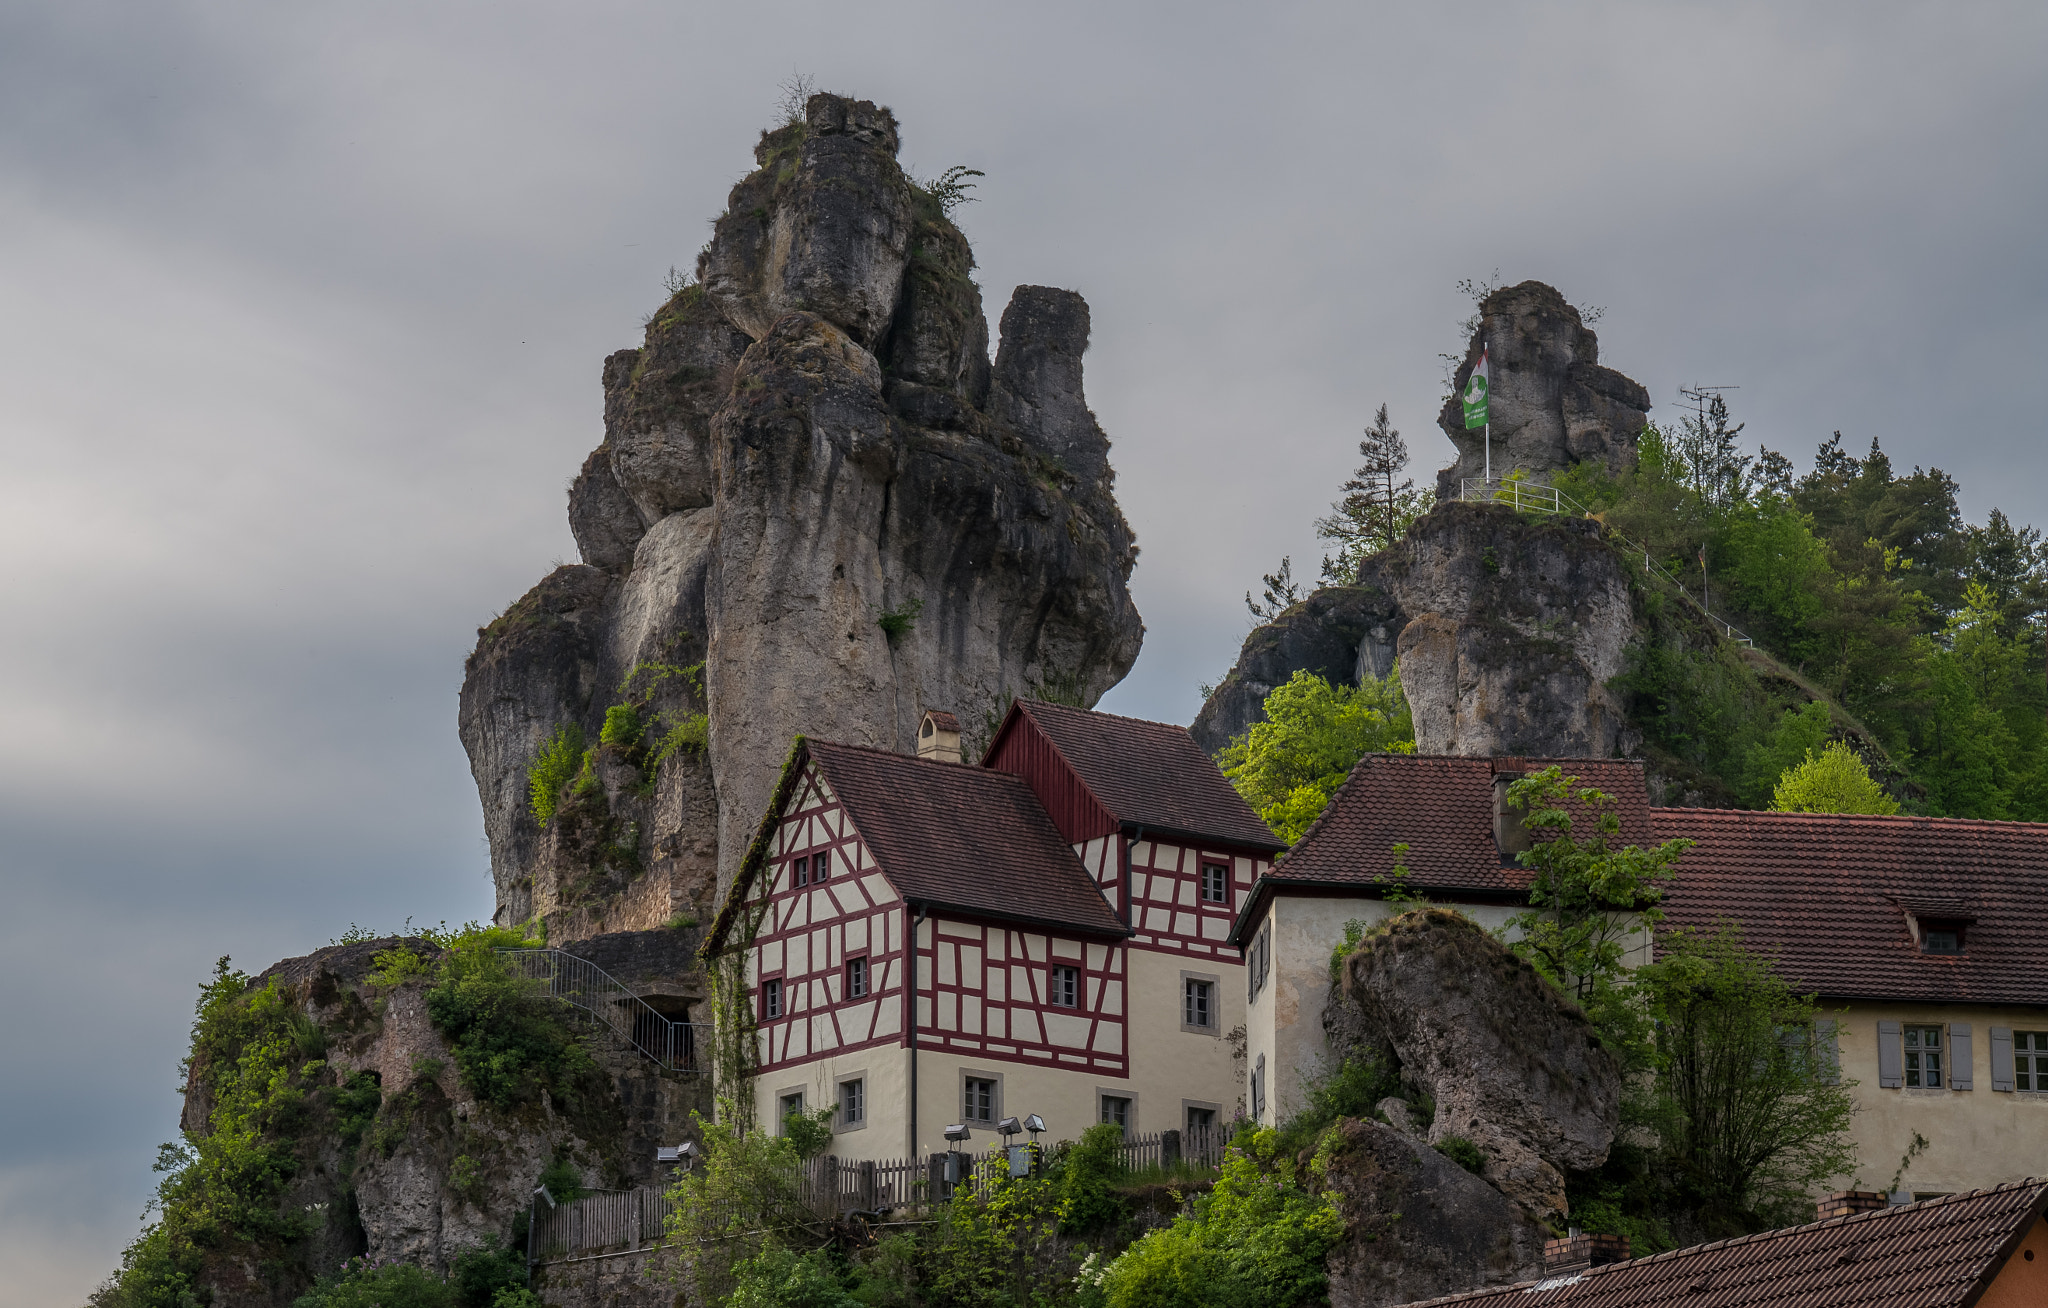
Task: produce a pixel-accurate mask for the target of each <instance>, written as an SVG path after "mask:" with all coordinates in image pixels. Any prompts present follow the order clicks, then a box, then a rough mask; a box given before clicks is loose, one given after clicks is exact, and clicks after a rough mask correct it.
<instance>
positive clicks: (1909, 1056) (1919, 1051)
mask: <svg viewBox="0 0 2048 1308" xmlns="http://www.w3.org/2000/svg"><path fill="white" fill-rule="evenodd" d="M1906 1085H1907V1086H1908V1087H1913V1086H1919V1087H1922V1088H1938V1087H1939V1086H1940V1085H1941V1028H1940V1027H1938V1026H1909V1027H1907V1028H1906Z"/></svg>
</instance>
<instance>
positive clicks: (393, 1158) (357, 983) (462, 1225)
mask: <svg viewBox="0 0 2048 1308" xmlns="http://www.w3.org/2000/svg"><path fill="white" fill-rule="evenodd" d="M695 945H696V936H695V934H694V933H678V932H649V933H642V934H641V935H637V936H623V937H620V936H612V937H604V938H601V939H599V940H596V941H593V942H591V946H592V948H591V950H590V952H591V953H593V955H595V956H598V957H600V958H601V959H602V960H603V963H602V964H601V965H608V966H609V967H613V968H617V969H619V972H620V973H623V974H624V976H622V979H629V978H633V977H638V976H640V975H642V974H647V973H652V972H662V973H665V974H674V973H677V972H680V971H681V970H682V969H683V967H684V966H685V965H686V960H687V958H688V956H689V953H690V951H691V950H692V949H694V947H695ZM408 946H409V947H411V948H414V949H416V950H425V949H426V946H425V945H424V944H423V943H422V942H419V941H404V940H398V939H384V940H374V941H364V942H362V943H359V944H353V945H341V946H334V947H330V948H327V949H322V950H319V951H317V952H316V953H313V954H311V955H308V956H306V957H304V958H295V959H287V960H286V961H284V962H282V963H279V964H277V965H276V966H274V967H272V968H270V969H269V970H268V971H266V972H265V973H263V975H262V976H260V977H258V978H257V981H258V982H259V983H261V982H263V981H267V980H269V979H271V978H275V979H276V980H277V982H278V985H279V988H280V989H281V990H283V991H284V992H285V994H286V995H287V997H288V999H289V1001H290V1002H291V1004H292V1005H293V1006H294V1007H295V1008H296V1009H298V1010H299V1011H300V1012H303V1013H304V1014H305V1016H306V1017H308V1018H310V1019H311V1020H312V1021H313V1022H314V1023H316V1024H317V1025H318V1026H319V1027H320V1029H321V1032H322V1034H323V1036H324V1038H325V1042H326V1055H325V1067H324V1070H323V1071H321V1072H320V1074H319V1075H320V1076H321V1077H322V1078H324V1079H326V1080H327V1081H328V1082H329V1083H330V1084H331V1085H335V1086H339V1085H342V1084H344V1083H347V1082H349V1081H350V1080H351V1078H355V1077H357V1076H359V1075H361V1074H368V1075H369V1076H371V1077H374V1078H375V1080H376V1082H377V1083H378V1086H379V1088H380V1089H381V1092H382V1094H381V1102H379V1103H377V1105H376V1107H375V1109H374V1116H372V1117H371V1118H370V1119H369V1120H368V1121H367V1122H366V1123H362V1122H359V1123H358V1124H357V1127H356V1129H355V1130H354V1131H353V1132H352V1133H350V1134H348V1135H344V1133H343V1131H342V1129H341V1126H340V1123H339V1121H338V1120H337V1119H336V1118H335V1117H334V1115H333V1114H334V1110H333V1108H332V1107H331V1106H330V1105H329V1103H328V1098H329V1096H328V1095H325V1094H320V1093H315V1094H313V1095H309V1096H308V1099H307V1101H306V1103H307V1107H306V1111H307V1113H308V1117H307V1118H306V1120H304V1121H302V1122H300V1123H299V1124H298V1127H297V1128H296V1130H295V1131H294V1134H293V1137H292V1139H291V1141H290V1143H291V1145H292V1147H293V1150H294V1152H295V1154H296V1158H297V1164H298V1166H297V1169H296V1171H295V1173H294V1175H293V1178H292V1180H291V1182H290V1183H289V1186H288V1187H287V1189H286V1192H285V1194H284V1195H283V1198H282V1203H283V1206H284V1208H285V1210H286V1211H294V1212H299V1213H304V1214H307V1215H308V1216H309V1217H310V1219H311V1223H310V1229H309V1230H308V1231H307V1233H306V1234H305V1235H304V1236H303V1237H301V1238H298V1239H295V1240H293V1241H292V1242H291V1243H290V1244H289V1245H288V1246H285V1247H284V1249H283V1251H282V1258H283V1261H282V1262H281V1263H280V1264H279V1265H275V1266H271V1265H266V1266H264V1267H263V1268H261V1269H254V1268H253V1267H252V1265H251V1264H250V1263H249V1261H248V1259H247V1258H246V1257H244V1256H243V1252H242V1251H241V1250H239V1249H228V1250H225V1251H224V1252H225V1253H227V1254H228V1255H230V1256H227V1257H224V1258H223V1259H221V1260H220V1262H219V1265H218V1266H217V1267H215V1268H212V1269H211V1270H210V1272H209V1275H208V1277H207V1280H208V1282H209V1288H211V1289H212V1290H213V1291H214V1299H213V1301H214V1302H218V1303H222V1304H233V1305H239V1306H242V1308H258V1306H259V1305H269V1306H274V1308H285V1306H286V1305H289V1304H290V1303H292V1302H293V1300H294V1299H295V1298H296V1297H297V1295H298V1294H299V1293H301V1292H302V1291H303V1290H304V1289H305V1288H307V1286H308V1285H309V1284H310V1283H311V1281H312V1280H313V1278H314V1277H315V1276H318V1275H323V1274H327V1273H330V1272H332V1271H333V1269H334V1268H336V1267H338V1266H339V1265H340V1264H341V1263H342V1262H343V1261H345V1260H347V1259H349V1258H352V1257H355V1256H358V1255H366V1256H367V1257H369V1258H370V1259H372V1260H373V1261H380V1262H381V1261H398V1262H408V1263H415V1264H417V1265H419V1266H421V1267H425V1268H427V1269H429V1270H431V1271H434V1272H437V1273H445V1272H446V1271H447V1269H448V1267H449V1265H450V1263H451V1262H452V1261H453V1260H454V1258H455V1257H456V1256H458V1255H459V1254H462V1253H464V1252H466V1251H468V1250H471V1249H474V1248H476V1247H478V1246H480V1245H483V1244H486V1243H489V1242H494V1241H495V1242H497V1243H499V1244H501V1245H503V1244H504V1243H505V1242H506V1241H507V1240H509V1239H510V1238H511V1236H512V1229H511V1215H512V1214H516V1213H523V1212H524V1211H525V1210H526V1206H527V1204H528V1202H529V1196H530V1195H531V1194H532V1192H533V1188H534V1186H535V1184H536V1183H537V1181H538V1179H539V1177H540V1174H541V1172H542V1171H543V1169H545V1168H546V1167H548V1166H549V1164H550V1163H551V1162H553V1161H555V1160H557V1159H560V1160H564V1161H566V1162H568V1163H570V1164H571V1165H572V1166H573V1167H575V1168H576V1170H577V1171H578V1172H579V1174H580V1176H581V1180H582V1183H583V1184H584V1185H586V1186H589V1187H591V1188H594V1189H603V1188H622V1187H629V1186H635V1185H652V1184H656V1183H658V1180H659V1178H658V1177H657V1176H656V1164H655V1162H654V1158H655V1152H654V1151H655V1147H656V1145H658V1144H675V1143H677V1142H678V1141H680V1140H682V1139H684V1138H685V1137H686V1136H688V1135H689V1134H690V1133H691V1131H692V1127H691V1120H690V1114H691V1113H692V1112H693V1111H698V1112H703V1111H708V1109H709V1098H710V1096H709V1088H708V1084H707V1083H706V1082H705V1081H704V1080H703V1079H702V1078H697V1077H692V1076H687V1075H684V1074H681V1073H674V1072H664V1071H661V1070H660V1069H658V1068H657V1067H656V1066H655V1065H654V1064H653V1063H652V1062H650V1061H648V1060H647V1059H645V1058H643V1057H641V1056H640V1055H639V1054H637V1053H635V1052H633V1051H632V1050H631V1049H630V1048H628V1047H626V1046H625V1045H623V1044H622V1043H620V1042H618V1041H616V1040H614V1039H612V1038H611V1037H610V1036H609V1034H608V1033H607V1032H605V1031H604V1030H603V1029H602V1028H600V1027H598V1026H596V1024H594V1023H590V1024H586V1025H584V1026H583V1028H582V1029H583V1032H584V1034H583V1035H582V1037H581V1038H582V1039H583V1042H584V1046H585V1048H586V1049H587V1050H588V1051H589V1052H590V1054H591V1055H592V1057H593V1059H594V1060H595V1061H596V1062H597V1064H598V1071H597V1073H595V1074H594V1075H591V1076H589V1077H587V1078H586V1079H585V1081H584V1082H583V1083H582V1085H581V1087H580V1090H579V1094H578V1096H577V1102H576V1103H574V1104H573V1105H572V1104H568V1103H556V1102H554V1101H552V1100H550V1099H548V1098H547V1097H546V1096H545V1095H543V1096H542V1098H541V1099H540V1101H539V1102H536V1103H529V1104H526V1105H523V1106H521V1107H518V1108H515V1109H511V1110H506V1109H501V1108H497V1107H494V1106H493V1105H491V1104H489V1103H486V1102H482V1101H479V1100H478V1099H477V1098H476V1097H475V1096H474V1095H472V1094H470V1093H469V1091H468V1090H467V1089H466V1088H465V1087H464V1086H463V1084H462V1081H461V1078H460V1076H459V1075H458V1073H457V1071H456V1068H455V1064H454V1059H453V1056H452V1053H451V1051H450V1049H449V1047H448V1044H447V1042H446V1040H445V1039H444V1038H443V1037H442V1035H441V1033H440V1032H439V1031H438V1030H437V1029H436V1028H435V1027H434V1025H433V1024H432V1022H431V1021H429V1020H428V1016H427V1010H426V1002H425V990H426V985H427V983H426V982H425V981H411V982H408V983H405V984H403V985H399V986H396V987H392V988H384V987H375V986H372V985H370V984H369V982H368V974H369V972H370V969H371V966H372V959H373V957H374V956H375V955H376V954H378V953H379V952H382V951H384V950H387V949H392V948H396V947H408ZM654 1002H656V1003H657V1005H659V1004H661V1003H662V1002H664V1001H663V1000H662V999H661V997H660V996H657V997H656V999H655V1000H654ZM204 1071H205V1069H204V1068H203V1067H202V1066H197V1065H195V1066H194V1067H193V1068H192V1069H191V1076H190V1079H189V1081H188V1088H187V1091H186V1099H185V1109H184V1114H183V1117H182V1119H181V1123H180V1124H181V1126H182V1127H183V1128H184V1129H185V1130H188V1131H202V1130H204V1129H206V1127H207V1125H208V1118H209V1115H210V1114H211V1113H212V1112H213V1109H214V1105H213V1104H211V1103H210V1102H208V1099H207V1096H206V1095H205V1093H204V1090H203V1087H204V1085H205V1080H204V1077H203V1075H202V1073H203V1072H204ZM273 1252H274V1251H273ZM259 1271H260V1274H259Z"/></svg>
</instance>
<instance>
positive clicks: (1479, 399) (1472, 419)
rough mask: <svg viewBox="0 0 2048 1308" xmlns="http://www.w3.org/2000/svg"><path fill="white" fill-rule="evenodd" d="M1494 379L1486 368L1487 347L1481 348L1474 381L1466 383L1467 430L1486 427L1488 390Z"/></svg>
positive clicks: (1474, 367) (1474, 370) (1473, 367)
mask: <svg viewBox="0 0 2048 1308" xmlns="http://www.w3.org/2000/svg"><path fill="white" fill-rule="evenodd" d="M1492 380H1493V379H1492V378H1491V377H1490V376H1488V374H1487V368H1486V347H1485V346H1483V345H1482V346H1480V347H1479V362H1478V363H1476V364H1474V365H1472V379H1471V380H1470V381H1468V382H1466V383H1465V430H1466V431H1471V430H1472V429H1473V428H1475V427H1484V426H1485V425H1486V421H1487V419H1486V390H1487V386H1488V384H1489V383H1490V382H1491V381H1492Z"/></svg>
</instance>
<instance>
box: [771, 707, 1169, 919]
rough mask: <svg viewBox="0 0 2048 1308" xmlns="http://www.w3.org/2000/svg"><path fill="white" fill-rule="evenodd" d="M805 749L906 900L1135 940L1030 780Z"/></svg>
mask: <svg viewBox="0 0 2048 1308" xmlns="http://www.w3.org/2000/svg"><path fill="white" fill-rule="evenodd" d="M804 748H805V749H806V750H807V751H808V753H809V755H810V757H811V759H812V760H813V761H815V762H816V763H817V765H818V767H819V768H820V769H821V770H822V771H823V772H824V774H825V779H826V780H827V781H828V782H830V783H831V786H832V789H833V791H834V792H835V793H836V794H837V795H838V796H839V799H840V801H841V802H842V803H844V804H845V805H846V810H847V812H848V813H850V814H851V815H852V817H853V824H854V826H855V828H857V829H858V830H859V832H860V834H861V838H862V839H863V840H864V841H866V842H867V847H868V851H869V852H870V853H872V854H873V855H874V856H875V861H876V862H878V863H880V864H881V865H882V873H883V875H884V876H886V877H888V878H889V882H890V884H892V885H894V886H895V887H896V889H897V891H898V892H899V893H900V894H902V895H903V897H904V898H906V899H911V900H916V901H918V902H920V903H928V904H931V905H932V906H933V907H935V908H951V909H956V910H960V911H962V912H967V913H975V914H982V915H985V916H989V917H999V918H1006V919H1009V920H1012V921H1026V922H1034V923H1038V924H1041V925H1045V926H1057V927H1069V928H1072V929H1074V930H1077V931H1087V932H1093V933H1096V934H1102V935H1118V936H1122V935H1128V934H1129V931H1128V930H1127V929H1126V928H1125V926H1124V924H1123V923H1122V922H1121V921H1119V920H1118V919H1117V916H1116V914H1115V913H1114V912H1112V911H1111V910H1110V907H1109V904H1108V902H1107V901H1105V900H1104V899H1103V897H1102V892H1101V891H1099V890H1097V889H1096V888H1095V882H1094V881H1093V880H1092V879H1091V878H1090V877H1089V876H1088V871H1087V869H1086V868H1084V867H1082V866H1081V860H1080V858H1079V857H1078V856H1077V855H1076V854H1075V853H1074V850H1073V847H1072V846H1070V845H1068V844H1067V842H1066V841H1065V840H1064V839H1062V838H1061V836H1060V833H1059V831H1058V829H1057V828H1055V827H1054V826H1053V824H1052V819H1051V818H1050V817H1048V816H1047V815H1046V812H1045V809H1044V808H1043V807H1042V806H1041V805H1040V804H1039V802H1038V797H1037V796H1036V795H1034V794H1032V793H1031V787H1029V786H1027V785H1026V784H1024V780H1023V778H1021V777H1015V776H1011V775H1010V774H1009V773H1007V772H991V771H989V770H988V769H986V768H975V767H968V766H966V765H965V764H961V763H941V762H937V761H935V760H930V759H918V758H907V757H905V756H904V755H901V754H892V753H889V752H888V751H886V750H879V749H868V748H865V747H863V746H859V745H836V744H832V743H829V742H827V741H822V740H813V741H807V742H806V743H805V746H804Z"/></svg>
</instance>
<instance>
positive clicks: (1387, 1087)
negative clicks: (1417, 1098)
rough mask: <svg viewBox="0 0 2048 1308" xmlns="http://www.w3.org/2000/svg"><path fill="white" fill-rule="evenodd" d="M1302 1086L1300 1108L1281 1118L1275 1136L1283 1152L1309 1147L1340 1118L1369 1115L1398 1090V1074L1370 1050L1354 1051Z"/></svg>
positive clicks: (1399, 1080) (1367, 1116)
mask: <svg viewBox="0 0 2048 1308" xmlns="http://www.w3.org/2000/svg"><path fill="white" fill-rule="evenodd" d="M1301 1089H1302V1106H1301V1110H1300V1111H1299V1112H1297V1113H1295V1114H1294V1116H1292V1117H1290V1118H1288V1119H1287V1120H1286V1121H1285V1122H1282V1123H1281V1124H1280V1126H1279V1128H1278V1132H1277V1134H1276V1136H1275V1140H1276V1145H1275V1147H1276V1148H1277V1149H1279V1150H1280V1151H1281V1152H1282V1153H1289V1154H1292V1153H1299V1152H1300V1151H1301V1150H1303V1149H1306V1148H1308V1147H1309V1146H1310V1145H1312V1144H1314V1143H1315V1142H1316V1140H1317V1139H1318V1138H1319V1137H1320V1136H1321V1135H1322V1134H1323V1132H1325V1131H1327V1130H1329V1128H1330V1127H1332V1126H1334V1125H1336V1123H1337V1119H1339V1118H1342V1117H1360V1118H1369V1117H1371V1116H1372V1115H1373V1109H1374V1106H1375V1105H1377V1104H1378V1103H1379V1101H1380V1100H1382V1099H1385V1098H1388V1097H1389V1096H1391V1095H1398V1094H1400V1093H1401V1078H1400V1077H1399V1076H1398V1075H1396V1074H1395V1072H1394V1071H1393V1069H1392V1068H1389V1067H1387V1066H1386V1065H1385V1064H1383V1063H1381V1062H1380V1061H1379V1060H1378V1059H1376V1058H1373V1057H1372V1056H1370V1055H1369V1054H1364V1053H1353V1054H1352V1055H1351V1056H1350V1057H1349V1058H1346V1059H1345V1060H1344V1061H1343V1062H1341V1063H1339V1064H1338V1065H1337V1066H1336V1067H1335V1068H1332V1069H1331V1070H1330V1071H1329V1073H1327V1074H1326V1075H1323V1076H1314V1077H1309V1078H1307V1079H1306V1080H1304V1081H1303V1083H1302V1087H1301ZM1245 1139H1246V1140H1247V1142H1249V1139H1250V1137H1249V1136H1248V1135H1247V1136H1246V1137H1245Z"/></svg>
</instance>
